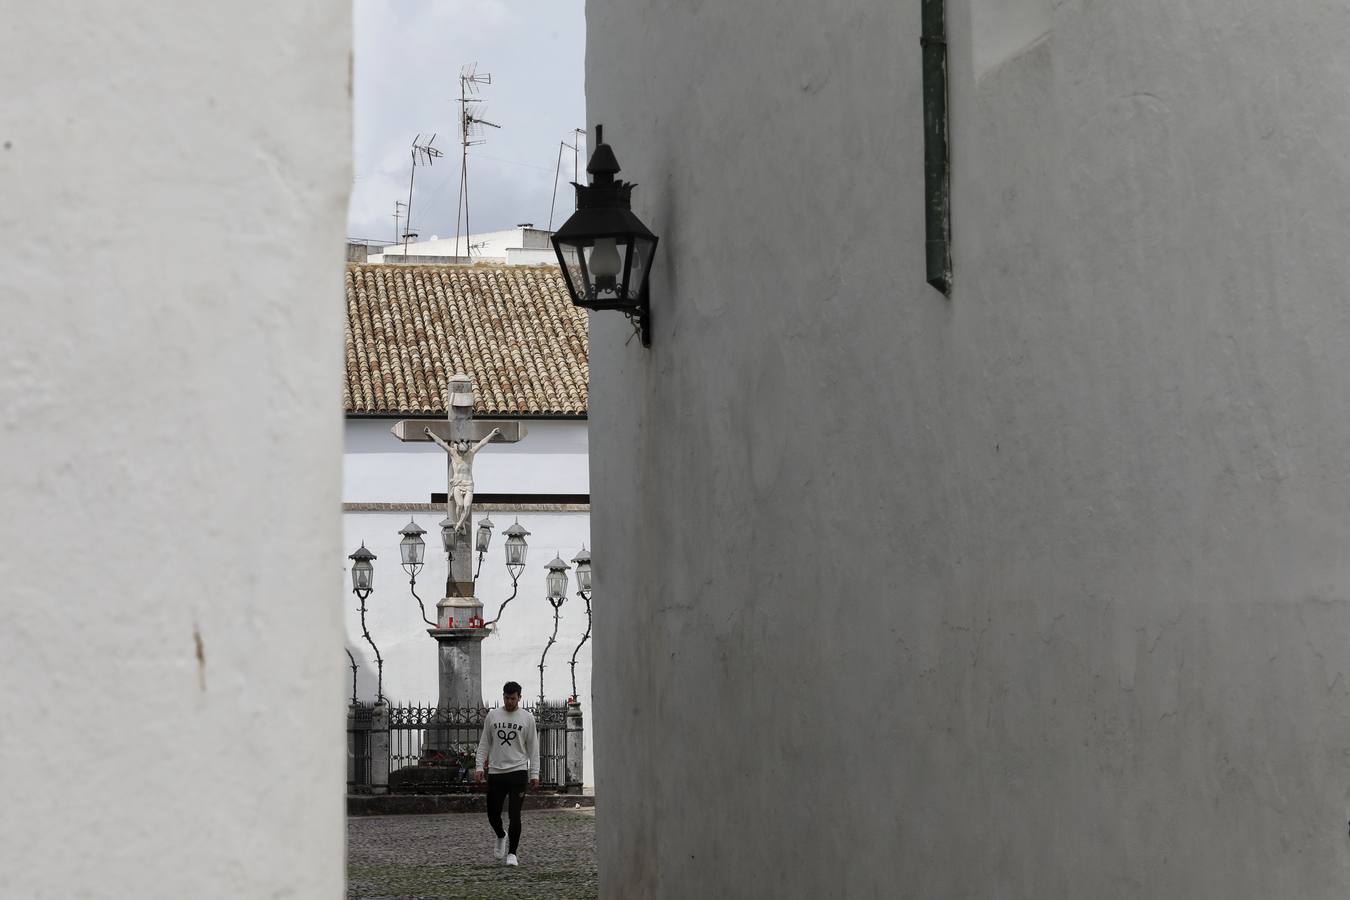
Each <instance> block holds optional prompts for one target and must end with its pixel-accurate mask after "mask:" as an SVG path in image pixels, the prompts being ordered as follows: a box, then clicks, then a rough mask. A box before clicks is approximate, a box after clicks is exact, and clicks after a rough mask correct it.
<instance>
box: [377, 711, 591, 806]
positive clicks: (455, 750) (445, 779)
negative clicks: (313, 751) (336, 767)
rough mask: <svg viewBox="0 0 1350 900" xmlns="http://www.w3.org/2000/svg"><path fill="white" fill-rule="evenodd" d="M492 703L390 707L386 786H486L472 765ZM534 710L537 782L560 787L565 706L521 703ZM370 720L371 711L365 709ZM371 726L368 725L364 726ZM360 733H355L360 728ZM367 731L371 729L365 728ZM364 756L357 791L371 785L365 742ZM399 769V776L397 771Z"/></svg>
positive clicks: (419, 789)
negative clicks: (476, 778)
mask: <svg viewBox="0 0 1350 900" xmlns="http://www.w3.org/2000/svg"><path fill="white" fill-rule="evenodd" d="M495 708H496V707H495V706H494V707H486V706H481V707H459V708H447V709H438V708H436V707H435V706H424V705H420V704H395V705H392V706H390V707H389V774H390V778H389V789H390V790H391V791H393V792H396V793H468V792H473V791H481V790H486V786H484V785H478V784H476V783H475V782H474V778H473V769H474V761H475V756H476V754H477V752H478V740H479V737H480V736H481V735H482V733H483V722H484V721H485V720H486V719H487V715H488V713H489V712H490V711H491V710H492V709H495ZM524 708H525V709H526V711H528V712H530V713H533V714H534V720H535V727H536V731H537V732H538V735H539V786H540V788H541V789H545V790H562V789H564V787H565V786H566V783H567V706H566V704H565V703H561V702H557V703H552V702H547V701H545V702H544V703H542V704H534V705H525V706H524ZM366 722H367V723H368V722H369V712H368V711H367V712H366ZM366 727H367V728H369V725H368V724H367V725H366ZM357 729H358V735H359V733H360V732H359V726H358V727H357ZM366 733H367V734H368V733H369V732H366ZM354 743H355V745H356V746H357V747H358V749H359V748H360V747H361V746H364V748H365V753H366V759H365V760H364V763H362V761H361V760H359V759H358V764H357V766H356V768H357V769H358V770H359V769H362V764H363V765H364V771H365V772H366V773H367V774H366V780H365V781H364V782H361V781H360V779H357V785H356V791H357V792H360V790H361V785H362V784H368V783H369V771H370V761H369V747H370V744H369V741H368V740H367V742H366V743H365V744H364V745H361V744H360V742H359V740H358V741H356V742H354ZM400 771H402V774H401V775H400V774H397V773H399V772H400Z"/></svg>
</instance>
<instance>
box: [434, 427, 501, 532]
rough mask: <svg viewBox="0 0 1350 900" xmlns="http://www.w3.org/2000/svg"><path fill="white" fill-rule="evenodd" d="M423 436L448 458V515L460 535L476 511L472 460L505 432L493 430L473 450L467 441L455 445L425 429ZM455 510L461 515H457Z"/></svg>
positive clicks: (446, 499) (446, 494)
mask: <svg viewBox="0 0 1350 900" xmlns="http://www.w3.org/2000/svg"><path fill="white" fill-rule="evenodd" d="M422 433H423V434H425V435H426V436H427V437H429V438H431V439H432V440H433V441H435V442H436V443H437V444H438V445H439V446H440V448H441V449H442V450H444V451H445V452H446V454H447V455H448V456H449V462H448V463H447V465H448V468H447V470H446V480H447V481H448V482H449V487H450V489H449V490H448V491H446V493H445V515H446V518H448V519H450V520H451V521H452V522H454V523H455V530H456V531H460V530H462V529H463V528H464V520H465V519H466V518H468V516H469V510H470V509H471V508H472V507H473V458H474V457H475V456H477V455H478V451H479V450H482V449H483V447H485V446H486V445H487V444H488V443H489V442H490V441H491V440H492V439H493V438H495V437H496V436H497V435H499V434H501V433H502V430H501V428H498V427H494V428H493V429H492V430H491V431H489V432H488V436H487V437H485V438H483V439H482V440H481V441H479V442H478V443H476V444H474V445H473V446H472V447H470V446H469V442H468V441H455V442H454V443H450V442H448V441H443V440H441V438H440V436H439V435H437V434H436V433H435V432H433V431H432V430H431V429H430V428H423V429H422ZM456 509H458V514H456V512H455V510H456Z"/></svg>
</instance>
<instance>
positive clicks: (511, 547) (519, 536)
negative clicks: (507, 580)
mask: <svg viewBox="0 0 1350 900" xmlns="http://www.w3.org/2000/svg"><path fill="white" fill-rule="evenodd" d="M502 534H504V535H506V568H507V569H508V570H510V572H511V578H512V579H513V580H514V579H516V578H519V577H520V573H521V571H522V570H523V569H524V568H525V553H526V551H528V550H529V549H530V548H529V547H528V546H526V544H525V535H527V534H529V532H528V531H526V530H525V529H524V528H522V527H520V520H519V519H516V524H514V525H512V526H511V527H510V528H508V529H506V530H505V531H504V532H502Z"/></svg>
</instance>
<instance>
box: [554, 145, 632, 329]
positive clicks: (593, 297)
mask: <svg viewBox="0 0 1350 900" xmlns="http://www.w3.org/2000/svg"><path fill="white" fill-rule="evenodd" d="M604 134H605V131H604V126H603V125H596V126H595V142H596V145H597V146H596V148H595V152H594V153H593V154H591V161H590V162H589V163H587V164H586V172H587V174H589V175H590V176H591V183H590V184H589V185H586V184H577V183H576V182H573V183H572V186H573V187H575V188H576V189H577V211H576V212H574V213H572V215H571V217H570V218H568V220H567V221H566V222H564V223H563V224H562V226H561V227H560V228H559V229H558V230H557V231H556V232H555V233H554V235H553V252H554V253H556V254H557V255H558V265H559V267H560V268H561V269H562V273H563V279H564V280H565V281H566V282H567V292H568V293H569V294H570V295H571V296H572V302H573V303H575V304H576V305H577V306H581V307H584V308H586V309H594V310H601V309H617V310H619V311H620V312H622V313H623V314H624V315H625V316H627V317H628V319H629V321H631V322H632V323H633V326H634V327H635V328H636V329H637V332H638V335H639V336H640V337H641V338H642V346H644V347H650V346H651V343H652V342H651V306H650V303H649V302H648V291H647V276H648V275H649V274H650V273H651V267H652V256H653V254H655V253H656V240H657V239H656V235H654V234H652V233H651V231H649V230H648V229H647V226H646V225H644V224H642V220H641V219H639V218H638V217H637V216H635V215H633V202H632V201H633V188H635V187H637V185H635V184H633V183H632V182H626V181H616V180H615V179H614V176H615V175H617V174H618V173H619V161H618V160H617V159H616V158H615V156H614V151H613V150H611V149H610V146H609V144H606V143H605V138H604Z"/></svg>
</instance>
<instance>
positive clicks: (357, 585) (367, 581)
mask: <svg viewBox="0 0 1350 900" xmlns="http://www.w3.org/2000/svg"><path fill="white" fill-rule="evenodd" d="M347 558H348V559H350V560H351V561H352V593H353V594H355V595H356V596H357V598H358V599H360V601H361V634H362V636H364V637H365V639H366V643H368V644H370V649H371V650H374V651H375V667H376V671H377V672H378V675H377V677H376V687H375V702H377V703H379V702H381V701H383V700H384V660H383V659H382V658H381V657H380V648H379V647H376V646H375V640H374V639H373V638H372V637H371V636H370V630H369V629H367V628H366V598H367V597H369V596H370V595H371V593H372V592H373V591H374V590H375V567H374V566H373V565H371V562H372V561H373V560H374V559H375V558H376V557H375V554H374V553H371V552H370V551H369V550H367V549H366V543H365V541H362V542H361V547H360V549H359V550H357V551H356V552H355V553H353V554H352V555H351V556H349V557H347ZM354 662H355V660H353V663H354ZM354 680H355V673H353V681H354ZM354 693H355V688H354V686H353V694H354Z"/></svg>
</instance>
